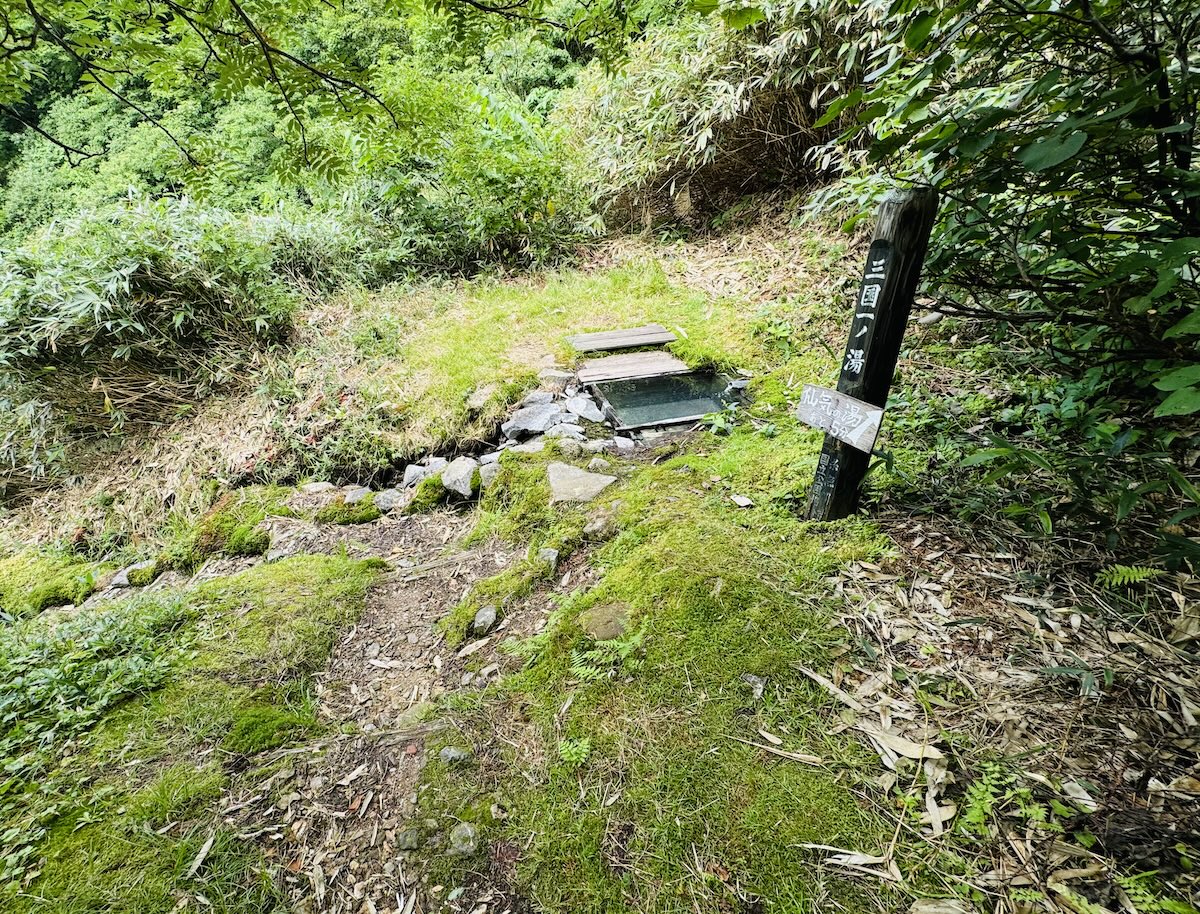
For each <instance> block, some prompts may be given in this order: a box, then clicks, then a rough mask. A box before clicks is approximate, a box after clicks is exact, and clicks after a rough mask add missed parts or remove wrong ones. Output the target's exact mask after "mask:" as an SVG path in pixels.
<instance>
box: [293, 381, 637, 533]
mask: <svg viewBox="0 0 1200 914" xmlns="http://www.w3.org/2000/svg"><path fill="white" fill-rule="evenodd" d="M574 378H575V376H574V375H573V374H571V373H570V372H567V371H560V370H558V369H546V370H545V371H543V372H542V373H541V379H542V384H543V386H542V388H541V389H539V390H535V391H533V392H532V393H530V394H529V395H527V396H526V397H525V398H524V399H523V400H522V401H521V402H520V403H519V404H518V406H517V408H516V410H515V411H514V412H513V414H512V416H510V417H509V419H508V421H506V422H504V423H503V424H502V425H501V427H500V432H501V441H500V444H499V445H498V446H497V447H496V449H495V450H493V451H490V452H488V453H485V454H482V455H481V456H479V457H478V458H475V457H470V456H466V455H464V456H461V457H456V458H454V459H453V460H450V459H447V458H445V457H427V458H425V459H424V460H422V461H420V462H418V463H411V464H409V465H408V466H406V467H405V468H404V475H403V477H402V478H401V480H400V481H399V482H397V483H396V484H395V485H394V486H392V487H390V488H387V489H382V490H380V491H377V492H375V507H376V508H378V509H379V510H380V512H381V513H383V514H389V513H393V512H401V511H404V510H405V509H406V508H407V507H408V506H409V505H410V504H411V503H412V502H413V500H414V499H415V498H416V497H417V493H418V489H419V487H420V485H421V483H423V482H424V481H425V480H427V479H434V478H437V479H440V481H441V486H442V489H444V490H445V492H446V494H447V495H448V496H449V497H450V498H452V499H469V498H472V497H474V496H475V495H477V494H478V493H479V491H480V489H486V488H487V487H488V486H489V485H490V484H491V483H492V481H493V480H494V479H495V478H496V475H497V474H498V473H499V472H500V455H501V454H503V453H505V452H508V451H511V452H513V453H517V454H537V453H541V452H542V451H543V450H544V449H545V447H546V440H547V439H550V440H553V441H555V442H556V446H557V448H558V452H559V453H560V454H562V455H563V456H564V457H567V458H573V459H577V458H580V457H583V456H585V455H587V454H593V455H599V454H601V453H604V452H612V453H628V452H631V451H633V450H634V449H635V448H636V447H637V446H638V444H637V442H636V441H635V440H634V439H633V438H631V437H628V436H624V435H614V434H612V429H611V427H610V426H609V425H608V423H607V420H606V419H605V416H604V413H603V412H602V411H601V409H600V405H599V404H598V403H597V402H596V401H595V399H593V398H592V397H591V396H590V395H589V394H588V393H587V392H586V391H585V390H583V389H582V388H580V387H579V385H578V384H577V383H576V382H575V380H574ZM606 467H607V464H606V463H605V461H604V460H603V458H599V457H598V456H596V457H593V461H592V463H591V464H589V465H588V469H589V470H593V471H594V470H601V469H604V468H606ZM570 470H574V468H572V467H563V468H562V469H561V470H560V471H559V476H562V477H563V479H562V480H558V481H559V482H560V483H561V486H566V485H567V484H568V483H570V486H571V487H573V490H572V491H573V492H574V497H572V496H567V497H562V498H561V499H560V498H559V496H558V495H557V487H556V500H584V499H582V498H579V497H578V496H579V494H580V492H577V491H574V490H580V491H581V490H582V489H583V488H589V490H590V487H591V486H592V485H594V483H592V482H591V481H590V480H587V479H583V480H582V482H581V480H580V479H576V478H575V476H578V475H579V474H580V473H582V471H580V470H575V474H574V476H572V475H571V474H570V472H569V471H570ZM551 475H552V477H553V476H554V474H551ZM568 476H570V478H569V479H568V478H567V477H568ZM556 479H557V477H556V478H552V480H551V482H552V483H554V482H555V481H556ZM581 479H582V477H581ZM561 486H560V487H561ZM300 491H301V493H302V494H303V495H307V496H310V497H311V496H318V495H319V496H321V500H322V503H324V502H325V501H327V500H340V501H342V502H344V503H345V504H347V505H353V504H355V503H356V502H358V501H360V500H362V499H364V498H366V497H367V496H368V495H370V494H371V490H370V489H368V488H366V487H364V486H345V487H342V488H340V489H339V488H337V487H335V486H333V485H332V484H331V483H328V482H318V483H310V484H308V485H306V486H302V487H301V489H300ZM306 507H312V505H307V506H306Z"/></svg>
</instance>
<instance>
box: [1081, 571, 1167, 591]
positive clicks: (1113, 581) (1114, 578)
mask: <svg viewBox="0 0 1200 914" xmlns="http://www.w3.org/2000/svg"><path fill="white" fill-rule="evenodd" d="M1158 573H1159V572H1158V569H1157V568H1150V567H1148V566H1146V565H1109V566H1108V567H1107V568H1103V569H1101V571H1100V572H1099V574H1097V575H1096V586H1097V587H1103V588H1104V589H1105V590H1117V589H1118V588H1121V587H1132V586H1133V585H1134V584H1141V583H1143V582H1145V581H1149V580H1150V579H1151V578H1154V577H1157V576H1158Z"/></svg>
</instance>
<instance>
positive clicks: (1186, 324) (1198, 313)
mask: <svg viewBox="0 0 1200 914" xmlns="http://www.w3.org/2000/svg"><path fill="white" fill-rule="evenodd" d="M1196 333H1200V308H1197V309H1196V310H1195V311H1193V312H1192V313H1191V314H1189V315H1188V316H1187V317H1185V318H1184V319H1183V320H1181V321H1180V322H1179V323H1178V324H1176V325H1175V326H1174V327H1171V328H1170V329H1169V330H1167V332H1166V333H1164V334H1163V339H1164V340H1169V339H1171V338H1172V337H1176V336H1191V335H1193V334H1196Z"/></svg>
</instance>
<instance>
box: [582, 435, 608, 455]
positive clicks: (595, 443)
mask: <svg viewBox="0 0 1200 914" xmlns="http://www.w3.org/2000/svg"><path fill="white" fill-rule="evenodd" d="M612 446H613V443H612V439H611V438H593V439H591V440H590V441H585V442H583V449H584V450H585V451H587V452H588V453H589V454H602V453H604V452H605V451H607V450H608V449H609V448H611V447H612Z"/></svg>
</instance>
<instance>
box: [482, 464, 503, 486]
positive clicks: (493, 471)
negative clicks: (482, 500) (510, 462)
mask: <svg viewBox="0 0 1200 914" xmlns="http://www.w3.org/2000/svg"><path fill="white" fill-rule="evenodd" d="M499 475H500V464H498V463H485V464H484V465H483V466H481V467H480V468H479V488H481V489H486V488H487V487H488V486H490V485H491V484H492V483H493V482H495V480H496V477H497V476H499Z"/></svg>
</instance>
